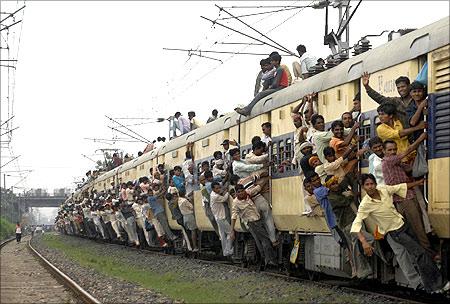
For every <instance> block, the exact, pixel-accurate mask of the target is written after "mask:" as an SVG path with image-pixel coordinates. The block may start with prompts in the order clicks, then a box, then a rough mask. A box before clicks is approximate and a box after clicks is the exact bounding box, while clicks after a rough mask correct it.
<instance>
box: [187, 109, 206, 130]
mask: <svg viewBox="0 0 450 304" xmlns="http://www.w3.org/2000/svg"><path fill="white" fill-rule="evenodd" d="M188 118H189V121H190V122H191V130H195V129H198V128H200V127H201V126H204V125H205V124H204V123H203V122H202V121H200V120H199V119H198V118H197V117H196V116H195V112H194V111H190V112H188Z"/></svg>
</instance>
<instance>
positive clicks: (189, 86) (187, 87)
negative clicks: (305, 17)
mask: <svg viewBox="0 0 450 304" xmlns="http://www.w3.org/2000/svg"><path fill="white" fill-rule="evenodd" d="M313 2H314V1H311V2H310V3H309V4H308V7H310V6H311V4H312V3H313ZM304 9H305V8H302V9H301V10H299V11H298V12H295V13H294V14H292V15H291V16H289V17H287V18H286V19H284V20H283V21H282V22H281V23H279V24H277V25H276V26H274V27H273V28H271V29H270V30H268V31H267V32H265V34H268V33H270V32H272V31H273V30H275V29H276V28H278V27H280V26H281V25H283V24H284V23H286V22H287V21H288V20H290V19H292V18H293V17H295V16H296V15H298V14H299V13H301V12H302V11H303V10H304ZM270 16H271V15H269V16H265V17H263V18H262V19H260V20H258V21H257V22H259V21H262V20H264V19H266V18H268V17H270ZM257 22H255V24H256V23H257ZM230 35H231V34H230ZM230 35H228V36H230ZM246 48H248V46H245V47H244V48H242V49H241V50H240V51H243V50H245V49H246ZM234 56H235V55H234V54H233V55H231V56H230V57H228V58H227V59H225V60H224V62H227V61H228V60H230V59H231V58H233V57H234ZM220 66H221V65H219V66H216V67H214V68H212V69H211V70H210V71H208V72H206V73H205V74H203V75H202V76H201V77H200V78H198V79H197V80H194V81H193V82H191V83H190V84H189V85H188V86H186V87H185V89H184V90H182V91H181V92H180V93H178V94H177V96H176V97H178V96H179V95H181V94H183V93H184V92H186V91H187V90H188V89H189V88H191V87H192V85H193V84H194V83H196V82H199V81H200V80H202V79H203V78H205V77H206V76H208V75H209V74H211V73H212V72H214V71H215V70H216V69H217V68H218V67H220Z"/></svg>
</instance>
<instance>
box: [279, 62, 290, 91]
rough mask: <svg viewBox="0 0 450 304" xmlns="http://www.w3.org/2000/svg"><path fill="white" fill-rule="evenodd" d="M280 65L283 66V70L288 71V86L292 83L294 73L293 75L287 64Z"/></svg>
mask: <svg viewBox="0 0 450 304" xmlns="http://www.w3.org/2000/svg"><path fill="white" fill-rule="evenodd" d="M280 67H281V68H283V70H284V71H285V72H286V76H287V80H288V86H290V85H291V83H292V75H291V71H289V67H288V66H287V65H285V64H282V65H280Z"/></svg>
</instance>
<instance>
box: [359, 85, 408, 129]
mask: <svg viewBox="0 0 450 304" xmlns="http://www.w3.org/2000/svg"><path fill="white" fill-rule="evenodd" d="M366 92H367V95H369V97H370V98H372V99H373V100H375V101H376V102H377V103H379V104H380V105H382V104H384V103H386V102H390V103H392V104H394V105H395V106H396V107H397V117H398V119H399V120H400V121H401V123H402V125H403V126H404V127H405V128H408V127H409V121H408V117H407V115H406V108H407V107H408V105H409V103H410V102H411V100H412V99H411V96H409V95H408V96H407V97H386V96H383V95H381V94H380V93H378V92H377V91H375V90H374V89H372V88H371V87H370V86H368V87H367V88H366Z"/></svg>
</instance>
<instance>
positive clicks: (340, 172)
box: [323, 157, 345, 182]
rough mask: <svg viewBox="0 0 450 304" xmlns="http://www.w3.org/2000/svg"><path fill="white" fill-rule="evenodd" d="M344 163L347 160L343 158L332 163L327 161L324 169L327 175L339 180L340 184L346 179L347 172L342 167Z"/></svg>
mask: <svg viewBox="0 0 450 304" xmlns="http://www.w3.org/2000/svg"><path fill="white" fill-rule="evenodd" d="M344 161H345V160H344V159H343V158H342V157H339V158H338V159H336V160H335V161H334V162H332V163H330V162H328V161H327V160H325V162H324V163H323V169H324V170H325V173H326V174H327V175H334V176H336V177H337V178H338V179H339V182H341V181H342V180H343V179H344V177H345V171H344V168H343V167H342V164H343V163H344Z"/></svg>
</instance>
